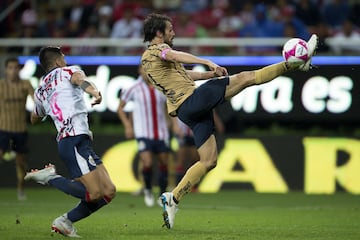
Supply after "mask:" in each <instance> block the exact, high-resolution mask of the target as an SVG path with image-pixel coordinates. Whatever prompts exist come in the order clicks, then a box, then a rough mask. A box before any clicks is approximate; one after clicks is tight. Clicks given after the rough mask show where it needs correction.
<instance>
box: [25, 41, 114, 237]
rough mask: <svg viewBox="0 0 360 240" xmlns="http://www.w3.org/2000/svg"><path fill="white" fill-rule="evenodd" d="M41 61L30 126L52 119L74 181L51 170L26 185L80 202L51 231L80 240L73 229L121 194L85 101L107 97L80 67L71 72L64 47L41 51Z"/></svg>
mask: <svg viewBox="0 0 360 240" xmlns="http://www.w3.org/2000/svg"><path fill="white" fill-rule="evenodd" d="M39 59H40V64H41V66H42V67H43V68H44V70H45V72H46V74H45V75H44V77H43V78H42V81H41V82H40V85H39V87H38V88H36V89H35V94H34V96H35V97H34V100H35V107H34V110H33V112H32V113H31V123H33V124H34V123H38V122H40V121H41V120H42V119H43V118H44V117H46V116H50V117H51V119H52V120H53V122H54V124H55V127H56V129H57V131H58V134H57V142H58V151H59V155H60V157H61V159H62V160H63V162H64V164H65V166H66V167H67V169H68V171H69V173H70V177H71V179H67V178H64V177H63V176H61V175H58V174H56V170H55V166H54V165H51V164H49V165H47V166H45V168H44V169H42V170H33V171H31V172H29V173H27V174H26V176H25V180H34V181H36V182H38V183H40V184H44V185H45V184H49V185H51V186H54V187H55V188H57V189H59V190H60V191H62V192H64V193H66V194H69V195H71V196H73V197H75V198H78V199H80V202H79V204H78V205H77V206H76V207H75V208H73V209H72V210H70V211H68V212H67V213H65V214H63V215H62V216H60V217H58V218H56V219H55V220H54V221H53V223H52V226H51V229H52V231H53V232H56V233H60V234H62V235H65V236H68V237H78V235H77V233H76V229H75V227H74V226H73V223H74V222H77V221H79V220H81V219H83V218H86V217H88V216H89V215H90V214H92V213H93V212H95V211H97V210H99V209H100V208H101V207H103V206H105V205H107V204H108V203H109V202H110V201H111V200H112V199H113V198H114V197H115V193H116V189H115V185H114V184H113V183H112V181H111V179H110V177H109V174H108V172H107V170H106V169H105V167H104V165H103V164H102V161H101V159H100V158H99V157H98V156H97V155H96V153H95V152H94V151H93V149H92V146H91V144H92V133H91V131H90V130H89V124H88V114H87V108H86V105H85V101H84V97H83V95H84V92H86V93H87V94H89V95H91V96H92V103H91V105H92V106H93V105H96V104H99V103H101V100H102V97H101V93H100V92H99V91H98V90H97V88H96V86H95V85H94V84H93V83H91V82H89V81H88V80H87V78H86V75H85V73H84V72H83V71H82V70H81V69H80V68H79V67H76V66H68V67H67V66H66V61H65V58H64V54H63V53H62V52H61V49H60V48H59V47H51V46H49V47H44V48H42V49H41V50H40V53H39Z"/></svg>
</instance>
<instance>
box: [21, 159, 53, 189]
mask: <svg viewBox="0 0 360 240" xmlns="http://www.w3.org/2000/svg"><path fill="white" fill-rule="evenodd" d="M57 176H59V175H57V174H56V169H55V166H54V165H52V164H49V165H46V166H45V168H43V169H41V170H38V169H35V170H31V172H28V173H26V175H25V177H24V180H26V181H29V180H33V181H35V182H37V183H40V184H42V185H46V184H48V183H49V181H50V180H51V179H53V178H55V177H57Z"/></svg>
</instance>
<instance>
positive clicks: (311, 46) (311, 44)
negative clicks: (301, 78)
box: [299, 34, 319, 72]
mask: <svg viewBox="0 0 360 240" xmlns="http://www.w3.org/2000/svg"><path fill="white" fill-rule="evenodd" d="M318 43H319V38H318V36H317V35H316V34H313V35H311V37H310V39H309V41H307V47H308V56H309V59H308V60H307V61H306V63H304V64H302V65H300V66H299V70H301V71H305V72H307V71H309V70H310V69H311V68H313V66H312V65H311V58H312V57H313V56H314V55H315V51H316V49H317V46H318Z"/></svg>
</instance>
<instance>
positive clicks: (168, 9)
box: [0, 0, 360, 55]
mask: <svg viewBox="0 0 360 240" xmlns="http://www.w3.org/2000/svg"><path fill="white" fill-rule="evenodd" d="M11 3H14V1H13V0H3V1H1V2H0V7H1V9H6V8H7V7H9V6H10V4H11ZM150 12H159V13H166V14H168V15H169V16H171V17H172V18H173V20H174V27H175V32H176V36H177V37H186V38H206V37H208V38H211V37H236V38H241V37H254V38H259V37H300V38H304V39H307V38H308V37H309V36H310V34H311V33H314V32H316V33H317V34H318V35H319V37H320V40H321V44H320V48H319V50H318V52H319V53H320V54H325V55H326V54H332V53H333V52H334V51H333V50H334V49H331V48H330V46H329V45H327V44H326V42H325V41H324V40H325V39H326V38H329V37H334V38H339V39H341V40H344V41H346V39H360V30H359V29H360V3H359V1H358V0H353V1H352V0H293V1H291V0H267V1H256V0H253V1H250V0H244V1H239V0H61V1H58V0H49V1H41V0H24V1H22V3H21V4H20V5H19V6H17V7H16V8H15V9H14V10H13V11H11V12H10V14H8V15H7V16H6V18H5V19H3V20H2V21H1V22H0V25H1V27H0V38H139V37H140V38H141V36H142V20H143V19H144V17H145V16H146V15H147V14H148V13H150ZM0 40H1V39H0ZM37 50H38V49H36V48H34V49H33V52H32V53H37ZM272 50H273V49H269V54H271V53H273V52H271V51H272ZM64 51H65V52H67V53H71V54H79V55H92V54H97V55H98V54H99V53H103V52H104V51H106V49H105V48H101V47H100V48H99V47H87V46H83V47H76V48H70V47H68V49H66V48H65V49H64ZM203 51H207V53H209V51H210V52H213V53H216V54H220V55H221V54H223V55H225V54H228V53H229V52H227V51H226V50H224V49H222V51H221V52H216V49H214V48H204V49H203ZM262 51H264V49H262ZM6 52H8V53H17V54H21V53H22V48H21V47H9V48H7V49H6ZM230 52H231V51H230ZM359 52H360V49H359V48H358V47H355V48H350V49H348V51H347V52H346V53H345V54H350V55H354V54H358V53H359ZM248 53H250V54H251V50H249V51H248ZM255 53H256V52H255Z"/></svg>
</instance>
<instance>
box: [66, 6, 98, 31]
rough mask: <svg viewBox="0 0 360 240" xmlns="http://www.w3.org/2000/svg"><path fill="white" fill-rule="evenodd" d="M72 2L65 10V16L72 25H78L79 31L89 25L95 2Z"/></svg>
mask: <svg viewBox="0 0 360 240" xmlns="http://www.w3.org/2000/svg"><path fill="white" fill-rule="evenodd" d="M71 3H72V4H71V5H70V6H68V7H66V8H65V9H64V10H63V18H64V19H65V20H66V21H67V22H68V23H70V25H71V26H73V27H74V26H77V29H78V30H77V32H78V31H81V29H85V28H86V27H87V25H88V23H89V18H90V16H91V12H92V11H93V8H94V4H93V3H91V2H89V3H85V1H83V0H72V1H71ZM73 30H74V29H73ZM73 32H75V31H73Z"/></svg>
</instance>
